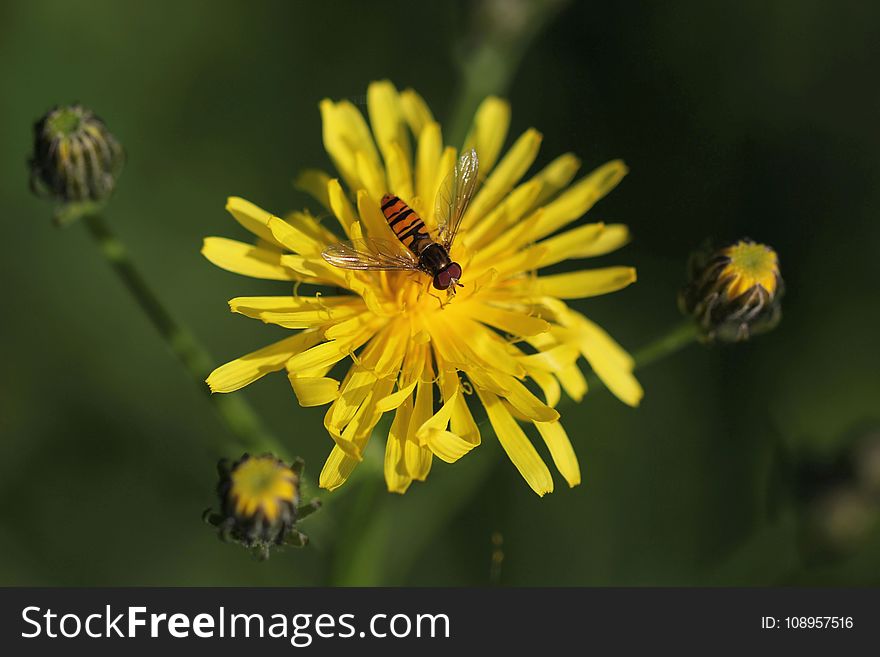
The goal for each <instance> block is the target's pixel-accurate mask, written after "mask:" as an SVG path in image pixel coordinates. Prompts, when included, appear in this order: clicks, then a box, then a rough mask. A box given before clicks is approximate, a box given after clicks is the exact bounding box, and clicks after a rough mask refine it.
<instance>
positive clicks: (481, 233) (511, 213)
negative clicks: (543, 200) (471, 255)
mask: <svg viewBox="0 0 880 657" xmlns="http://www.w3.org/2000/svg"><path fill="white" fill-rule="evenodd" d="M540 191H541V183H540V182H536V181H534V180H531V181H529V182H527V183H524V184H522V185H520V186H519V187H517V188H516V189H514V190H513V191H512V192H511V193H510V194H508V196H507V198H505V199H504V200H503V201H502V202H501V203H500V204H499V205H498V206H497V207H496V208H495V209H494V210H492V211H491V212H490V213H489V214H488V215H486V217H484V218H483V219H481V220H479V221H477V223H476V225H475V226H473V227H471V228H470V230H469V231H468V232H467V233H466V234H465V235H462V238H463V239H464V238H465V237H466V238H467V239H465V242H466V243H467V244H468V246H470V247H471V248H472V249H473V250H475V251H477V256H478V259H479V260H484V259H489V258H493V257H494V256H495V254H497V253H504V252H506V251H510V250H511V248H512V247H515V246H518V244H519V241H520V239H517V241H516V242H515V243H513V244H511V243H510V241H511V240H510V238H511V237H512V235H511V233H513V231H511V227H513V226H515V225H516V224H517V223H519V221H520V219H521V218H522V217H523V216H524V215H525V214H526V212H528V211H529V209H530V208H531V207H532V205H533V203H534V201H535V199H536V198H537V197H538V192H540ZM529 232H531V231H529ZM476 259H477V258H475V260H476Z"/></svg>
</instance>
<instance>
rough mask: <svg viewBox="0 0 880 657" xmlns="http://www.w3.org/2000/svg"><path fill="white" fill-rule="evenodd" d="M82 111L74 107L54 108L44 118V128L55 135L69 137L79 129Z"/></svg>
mask: <svg viewBox="0 0 880 657" xmlns="http://www.w3.org/2000/svg"><path fill="white" fill-rule="evenodd" d="M81 123H82V111H80V110H79V109H78V108H76V107H62V108H61V109H58V110H55V111H54V112H53V113H52V114H51V116H49V118H48V119H47V120H46V128H47V130H48V131H49V132H51V133H53V134H54V135H55V136H57V137H69V136H71V135H73V134H75V133H76V132H78V131H79V129H80V124H81Z"/></svg>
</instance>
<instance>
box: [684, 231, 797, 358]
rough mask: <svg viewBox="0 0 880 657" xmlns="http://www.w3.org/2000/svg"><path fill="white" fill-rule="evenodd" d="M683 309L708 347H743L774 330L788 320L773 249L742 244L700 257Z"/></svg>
mask: <svg viewBox="0 0 880 657" xmlns="http://www.w3.org/2000/svg"><path fill="white" fill-rule="evenodd" d="M688 269H689V276H688V284H687V286H686V287H685V288H684V289H683V290H682V291H681V292H680V293H679V307H680V308H681V310H682V312H683V313H685V314H687V315H691V316H692V317H693V318H694V319H695V320H696V321H697V323H698V324H699V327H700V330H701V332H702V337H703V339H704V340H706V341H710V342H711V341H714V340H718V341H720V342H738V341H741V340H748V339H749V338H750V337H751V336H753V335H757V334H759V333H764V332H766V331H769V330H770V329H772V328H774V327H775V326H776V324H778V323H779V320H780V318H781V317H782V309H781V306H780V298H781V296H782V292H783V282H782V278H781V276H780V274H779V258H778V257H777V255H776V252H775V251H774V250H773V249H771V248H770V247H769V246H765V245H764V244H758V243H756V242H752V241H751V240H747V239H744V240H740V241H738V242H736V243H734V244H732V245H731V246H727V247H725V248H723V249H720V250H717V251H713V250H709V249H705V250H702V251H698V252H697V253H695V254H694V255H693V256H692V257H691V260H690V263H689V267H688Z"/></svg>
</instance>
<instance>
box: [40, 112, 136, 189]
mask: <svg viewBox="0 0 880 657" xmlns="http://www.w3.org/2000/svg"><path fill="white" fill-rule="evenodd" d="M124 160H125V155H124V152H123V150H122V146H120V144H119V142H118V141H116V138H115V137H114V136H113V135H112V134H111V133H110V132H109V131H108V130H107V126H105V125H104V122H103V121H102V120H101V119H99V118H98V117H97V116H95V115H94V114H93V113H92V112H91V111H90V110H88V109H86V108H85V107H83V106H82V105H68V106H64V107H55V108H54V109H52V110H50V111H49V112H48V113H47V114H46V115H45V116H43V118H41V119H40V120H39V121H37V122H36V123H35V124H34V153H33V156H32V157H31V160H30V169H31V189H32V190H33V191H34V193H36V194H39V195H41V196H48V197H51V198H53V199H55V200H58V201H62V202H64V203H72V202H84V201H101V200H104V199H106V198H107V197H108V196H109V195H110V193H111V192H112V191H113V188H114V187H115V185H116V180H117V178H118V177H119V174H120V172H121V171H122V165H123V163H124Z"/></svg>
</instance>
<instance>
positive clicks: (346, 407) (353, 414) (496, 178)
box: [203, 81, 642, 495]
mask: <svg viewBox="0 0 880 657" xmlns="http://www.w3.org/2000/svg"><path fill="white" fill-rule="evenodd" d="M320 108H321V116H322V119H323V126H324V127H323V136H324V145H325V147H326V149H327V152H328V153H329V155H330V157H331V159H332V160H333V163H334V164H335V166H336V169H337V171H338V172H339V175H340V178H339V179H337V178H333V177H332V176H331V175H329V174H327V173H324V172H321V171H314V170H312V171H306V172H304V173H303V174H302V175H301V176H300V177H299V179H298V185H299V186H300V187H301V188H303V189H305V190H306V191H308V192H309V193H310V194H311V195H312V196H314V197H315V198H316V199H317V200H318V201H319V202H320V203H321V204H322V205H323V206H324V207H325V208H326V209H327V210H328V211H329V212H330V213H332V215H333V216H335V217H336V219H337V220H338V222H339V228H338V232H339V233H340V235H341V234H344V235H345V237H340V236H338V235H336V234H335V233H334V232H331V231H330V230H329V229H328V228H327V227H326V226H325V225H323V224H322V223H320V222H319V221H318V220H317V219H316V218H315V217H313V216H311V215H310V214H308V213H305V212H294V213H292V214H289V215H288V216H287V217H285V218H284V219H281V218H279V217H277V216H275V215H272V214H270V213H268V212H266V211H264V210H261V209H260V208H258V207H257V206H255V205H253V204H252V203H249V202H248V201H245V200H244V199H241V198H230V199H229V201H228V203H227V206H226V207H227V209H228V210H229V212H230V213H231V214H232V216H233V217H234V218H235V219H236V220H237V221H238V222H239V223H240V224H241V225H243V226H244V227H245V228H247V229H248V230H249V231H251V232H252V233H253V234H254V235H255V236H256V237H257V238H258V239H257V241H256V243H255V244H245V243H242V242H238V241H234V240H229V239H225V238H220V237H210V238H207V239H206V240H205V244H204V248H203V253H204V255H205V256H206V257H207V258H208V259H209V260H210V261H211V262H213V263H214V264H216V265H218V266H220V267H222V268H224V269H227V270H229V271H233V272H236V273H239V274H243V275H246V276H252V277H255V278H263V279H272V280H280V281H287V282H289V283H291V282H292V283H293V292H292V293H288V294H286V295H284V296H272V297H239V298H235V299H232V300H231V301H230V307H231V308H232V310H233V311H234V312H238V313H241V314H243V315H247V316H248V317H254V318H258V319H261V320H263V321H264V322H268V323H271V324H276V325H278V326H282V327H284V328H287V329H291V330H293V331H295V332H294V333H293V334H292V335H291V336H290V337H288V338H285V339H283V340H281V341H280V342H276V343H275V344H272V345H269V346H268V347H264V348H263V349H260V350H258V351H255V352H253V353H250V354H248V355H246V356H243V357H241V358H238V359H236V360H234V361H232V362H230V363H227V364H226V365H223V366H222V367H220V368H218V369H217V370H215V371H214V372H213V373H212V374H211V375H210V376H209V377H208V384H209V385H210V387H211V390H212V391H213V392H232V391H234V390H238V389H239V388H242V387H243V386H246V385H248V384H249V383H252V382H253V381H255V380H257V379H259V378H260V377H262V376H263V375H265V374H268V373H269V372H274V371H279V370H286V371H287V374H288V377H289V379H290V383H291V385H292V387H293V390H294V392H295V393H296V396H297V398H298V399H299V402H300V404H301V405H303V406H319V405H323V404H330V407H329V409H328V410H327V413H326V415H325V417H324V426H325V427H326V429H327V431H328V432H329V434H330V436H331V437H332V439H333V440H334V442H335V445H334V447H333V449H332V451H331V453H330V456H329V458H328V459H327V462H326V463H325V465H324V469H323V470H322V472H321V476H320V485H321V486H322V487H324V488H328V489H331V490H332V489H335V488H337V487H338V486H341V485H342V484H343V483H344V482H345V481H346V479H347V478H348V476H349V475H350V474H351V472H352V471H353V470H354V468H355V466H356V465H357V464H358V462H359V461H360V460H361V459H362V457H363V453H364V448H365V446H366V444H367V441H368V440H369V438H370V436H371V434H372V432H373V429H374V428H375V427H376V425H377V423H378V422H379V420H380V418H381V417H382V415H383V414H384V413H388V412H393V414H394V418H393V421H392V422H391V426H390V430H389V431H388V439H387V442H386V447H385V479H386V482H387V485H388V489H389V490H390V491H393V492H397V493H403V492H405V491H406V490H407V488H408V487H409V485H410V484H411V483H412V481H413V480H418V481H422V480H424V479H425V478H426V477H427V475H428V472H429V470H430V469H431V463H432V460H433V458H434V457H435V456H436V457H438V458H439V459H441V460H442V461H445V462H447V463H452V462H455V461H457V460H458V459H459V458H461V457H462V456H464V455H465V454H467V453H468V452H469V451H470V450H471V449H473V448H474V447H476V446H477V445H479V444H480V429H479V427H478V425H477V422H476V421H475V420H474V417H473V415H472V413H471V409H470V407H469V404H468V399H467V397H468V396H469V395H470V393H471V392H472V391H475V392H476V397H477V398H478V399H479V400H480V402H482V405H483V406H484V407H485V410H486V414H487V415H488V418H489V422H490V423H491V425H492V427H493V429H494V431H495V435H496V436H497V437H498V440H499V441H500V443H501V446H502V447H503V448H504V450H505V451H506V452H507V454H508V456H509V457H510V459H511V461H512V462H513V464H514V465H515V466H516V467H517V469H518V470H519V471H520V473H521V474H522V476H523V477H524V478H525V480H526V481H527V482H528V484H529V486H531V487H532V489H533V490H534V491H535V492H536V493H538V494H539V495H544V494H545V493H548V492H550V491H552V490H553V479H552V477H551V475H550V470H549V469H548V468H547V466H546V464H545V463H544V461H543V460H542V458H541V456H540V455H539V454H538V452H537V450H536V449H535V447H534V446H533V444H532V442H531V441H530V439H529V438H528V437H527V436H526V433H525V431H524V430H523V426H522V424H521V423H523V424H526V425H532V426H533V427H534V429H535V432H536V434H538V435H540V436H541V438H542V439H543V440H544V442H545V443H546V445H547V448H548V451H549V453H550V456H551V458H552V459H553V462H554V463H555V465H556V467H557V468H558V470H559V472H560V473H561V474H562V476H563V477H564V479H565V480H566V482H567V483H568V484H569V485H570V486H575V485H577V484H578V483H580V479H581V475H580V469H579V466H578V462H577V458H576V456H575V454H574V450H573V449H572V446H571V443H570V442H569V439H568V436H567V435H566V433H565V430H564V429H563V427H562V424H560V422H559V413H558V412H557V411H556V409H555V408H554V407H555V406H556V404H557V402H558V401H559V399H560V396H561V390H564V391H565V392H566V393H567V394H568V395H569V396H570V397H571V398H573V399H575V400H580V399H581V398H582V397H583V395H584V393H585V392H586V390H587V385H586V381H585V379H584V376H583V374H582V373H581V371H580V369H579V368H578V366H577V363H576V361H577V360H578V358H579V357H581V356H583V357H584V358H585V359H586V360H587V362H588V363H589V364H590V366H591V367H592V368H593V370H594V371H595V372H596V374H597V375H598V376H599V378H600V379H601V380H602V381H603V382H604V383H605V384H606V385H607V386H608V388H609V389H610V390H611V391H612V392H613V393H614V394H615V395H617V397H619V398H620V399H621V400H622V401H624V402H626V403H627V404H630V405H636V404H638V402H639V400H640V399H641V397H642V389H641V387H640V386H639V383H638V382H637V381H636V379H635V378H634V377H633V375H632V369H633V361H632V358H630V356H629V355H628V354H627V353H626V352H625V351H624V350H623V349H622V348H621V347H620V346H619V345H618V344H617V343H616V342H615V341H614V340H612V339H611V337H609V336H608V334H607V333H605V331H604V330H602V329H601V328H600V327H599V326H597V325H596V324H594V323H593V322H591V321H590V320H588V319H587V318H586V317H584V316H583V315H581V314H580V313H578V312H577V311H575V310H572V309H571V308H569V307H568V306H567V305H566V304H565V303H564V302H563V301H562V300H563V299H582V298H585V297H592V296H597V295H600V294H606V293H608V292H614V291H616V290H619V289H621V288H623V287H626V286H627V285H629V284H630V283H632V282H633V281H635V279H636V274H635V270H634V269H632V268H631V267H605V268H599V269H589V270H582V271H574V272H570V273H564V274H551V275H541V276H539V275H537V274H536V272H537V270H539V269H543V268H545V267H549V266H550V265H554V264H556V263H559V262H562V261H563V260H567V259H580V258H586V257H590V256H598V255H602V254H605V253H608V252H610V251H613V250H615V249H617V248H619V247H620V246H622V245H624V244H625V243H626V242H627V241H628V239H629V233H628V231H627V228H626V227H625V226H623V225H620V224H609V225H605V224H602V223H592V224H586V225H583V226H578V227H577V228H573V229H568V230H565V231H563V232H559V231H560V230H561V229H563V228H565V227H566V226H567V225H568V224H570V223H571V222H573V221H575V220H576V219H578V218H579V217H581V216H582V215H583V214H584V213H585V212H586V211H587V210H589V209H590V208H591V207H592V206H593V204H595V203H596V201H598V200H599V199H601V198H602V197H603V196H604V195H605V194H607V193H608V192H609V191H610V190H611V189H613V188H614V187H615V186H616V185H617V183H618V182H620V180H621V178H622V177H623V176H624V175H625V174H626V167H625V166H624V164H623V163H622V162H620V161H618V160H615V161H612V162H609V163H607V164H605V165H603V166H601V167H599V168H598V169H596V170H595V171H593V172H592V173H590V174H588V175H586V176H585V177H583V178H581V179H580V180H578V181H577V182H575V183H574V184H571V181H572V179H573V178H574V176H575V174H576V171H577V169H578V167H579V164H580V163H579V161H578V159H577V158H576V157H575V156H574V155H572V154H570V153H567V154H565V155H561V156H560V157H558V158H556V159H555V160H553V161H552V162H550V163H549V164H548V165H547V166H545V167H544V168H543V169H541V170H540V171H539V172H538V173H537V174H536V175H534V176H533V177H532V178H531V179H530V180H528V181H527V182H522V183H521V182H520V180H521V179H522V178H523V176H524V175H525V174H526V172H527V171H528V170H529V169H530V168H531V166H532V164H533V163H534V161H535V159H536V157H537V153H538V148H539V146H540V143H541V135H540V134H539V133H538V132H537V131H535V130H527V131H526V132H525V133H524V134H523V135H521V136H520V137H519V138H518V139H517V140H516V141H515V142H514V144H513V146H511V148H510V149H509V150H508V151H507V153H506V154H505V155H504V156H503V157H501V151H502V146H503V144H504V141H505V138H506V136H507V129H508V125H509V119H510V108H509V106H508V105H507V103H505V102H504V101H502V100H500V99H498V98H487V99H486V100H485V101H484V102H483V103H482V105H481V106H480V108H479V109H478V110H477V113H476V116H475V118H474V122H473V127H472V128H471V131H470V134H469V136H468V138H467V140H466V143H465V148H468V149H469V148H474V149H476V152H477V154H478V157H479V162H480V176H481V178H483V180H482V184H481V186H480V189H479V190H478V191H477V193H476V195H475V196H474V198H473V200H472V201H471V203H470V205H469V207H468V209H467V212H466V214H465V215H464V218H463V219H462V223H461V229H460V232H459V233H458V237H457V239H456V241H455V243H454V244H453V246H452V252H451V256H452V258H453V259H454V260H455V261H457V262H459V263H461V265H462V268H463V271H464V274H463V276H462V278H461V282H462V283H463V284H464V287H463V288H459V290H458V293H457V294H456V295H455V296H454V297H447V295H446V293H445V292H438V291H436V290H433V289H432V288H431V285H430V279H429V277H428V276H426V275H424V274H422V273H418V272H416V273H413V272H375V271H350V270H344V269H339V268H336V267H334V266H332V265H330V264H329V263H327V262H326V261H325V260H324V259H323V258H322V256H321V253H322V251H323V249H325V247H326V246H328V245H329V244H332V243H334V242H338V241H339V240H340V239H359V238H361V237H371V238H374V239H376V238H378V239H384V240H393V239H396V238H395V237H394V235H393V233H392V232H391V229H390V228H389V226H388V223H387V221H386V220H385V218H384V216H383V214H382V211H381V209H380V200H381V198H382V196H383V195H384V194H386V193H388V192H391V193H393V194H396V195H397V196H399V197H400V198H401V199H403V200H404V201H405V202H406V203H408V204H409V205H410V206H411V207H412V208H413V209H415V210H416V212H418V213H419V214H420V215H421V217H422V218H423V220H424V221H425V223H426V225H427V226H428V227H429V229H436V226H437V217H436V216H435V210H434V207H435V202H434V201H435V197H436V195H437V191H438V189H439V188H440V186H441V184H442V181H443V180H444V179H445V177H446V176H447V174H448V173H449V172H450V171H451V170H452V169H453V167H454V164H455V162H456V151H455V149H454V148H452V147H444V145H443V140H442V137H441V132H440V125H439V124H438V123H437V122H436V121H435V120H434V118H433V116H432V114H431V112H430V110H429V109H428V107H427V105H426V104H425V102H424V101H423V100H422V98H421V97H419V96H418V95H417V94H416V93H415V92H414V91H411V90H406V91H403V92H401V93H398V91H397V90H396V89H395V88H394V86H393V85H392V84H391V83H390V82H387V81H383V82H375V83H373V84H371V85H370V87H369V90H368V93H367V109H368V114H369V124H368V123H367V121H366V120H365V119H364V117H363V115H362V114H361V112H360V111H359V110H358V109H357V108H356V107H355V106H354V105H352V104H351V103H350V102H347V101H341V102H338V103H336V102H333V101H330V100H324V101H322V102H321V105H320ZM302 283H305V284H310V285H318V286H325V287H327V288H330V290H334V291H332V292H328V293H327V294H324V293H322V292H312V293H309V294H308V295H307V294H306V293H305V292H302V291H301V290H300V288H299V285H300V284H302ZM340 290H347V291H348V292H349V293H340ZM349 358H350V359H351V361H352V364H351V366H350V367H349V369H348V371H347V373H346V374H345V376H344V377H343V378H342V381H341V382H340V381H338V380H337V379H336V378H334V376H332V375H333V373H334V372H333V370H334V368H336V366H337V364H339V363H341V362H343V361H347V359H349ZM435 388H436V389H438V390H439V395H435ZM533 390H535V392H537V391H538V390H540V394H541V397H539V396H538V395H536V394H535V392H533Z"/></svg>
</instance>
